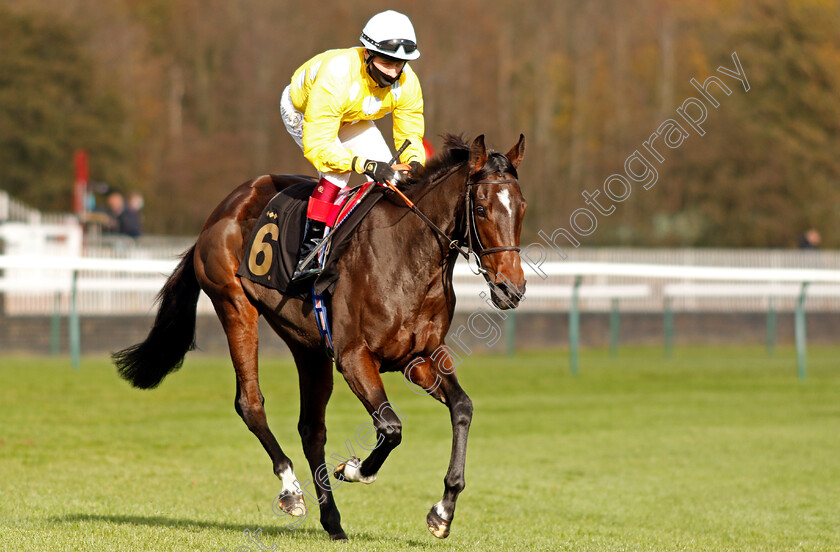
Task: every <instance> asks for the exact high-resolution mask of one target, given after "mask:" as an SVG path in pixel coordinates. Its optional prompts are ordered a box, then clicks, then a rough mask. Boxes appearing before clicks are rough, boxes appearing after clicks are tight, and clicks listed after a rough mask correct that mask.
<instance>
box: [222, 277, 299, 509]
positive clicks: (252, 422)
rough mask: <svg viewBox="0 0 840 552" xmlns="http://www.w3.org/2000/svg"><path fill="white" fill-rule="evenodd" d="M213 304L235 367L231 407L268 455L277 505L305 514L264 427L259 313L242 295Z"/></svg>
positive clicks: (289, 471) (284, 460) (286, 463)
mask: <svg viewBox="0 0 840 552" xmlns="http://www.w3.org/2000/svg"><path fill="white" fill-rule="evenodd" d="M214 305H215V306H216V313H217V314H218V315H219V319H220V320H221V322H222V326H223V327H224V330H225V334H226V335H227V339H228V347H229V348H230V358H231V360H232V361H233V367H234V369H235V370H236V400H235V401H234V408H235V409H236V412H237V413H238V414H239V416H240V417H241V418H242V420H243V421H244V422H245V425H247V426H248V429H249V430H251V432H252V433H253V434H254V435H256V436H257V439H259V440H260V443H261V444H262V446H263V448H264V449H265V451H266V452H267V453H268V455H269V457H270V458H271V462H272V465H273V467H274V474H275V475H276V476H277V477H279V478H280V480H281V481H282V483H283V490H282V492H281V493H280V494H279V506H280V508H282V510H283V511H284V512H285V513H287V514H289V515H293V516H305V515H306V505H305V503H304V501H303V494H302V490H301V488H300V484H299V483H298V481H297V478H296V477H295V472H294V469H293V467H292V461H291V459H290V458H289V457H288V456H286V454H285V453H284V452H283V450H282V449H281V448H280V444H279V443H278V442H277V439H275V437H274V434H273V433H271V430H270V429H269V428H268V422H267V420H266V416H265V408H264V403H265V399H264V398H263V394H262V392H261V391H260V383H259V373H258V369H257V346H258V341H259V333H258V329H257V321H258V320H259V313H258V312H257V309H256V308H255V307H254V306H253V305H251V304H250V303H249V302H248V300H247V299H246V298H245V296H244V294H242V297H241V298H239V300H238V301H234V300H230V301H225V302H223V303H222V302H219V303H217V302H215V301H214Z"/></svg>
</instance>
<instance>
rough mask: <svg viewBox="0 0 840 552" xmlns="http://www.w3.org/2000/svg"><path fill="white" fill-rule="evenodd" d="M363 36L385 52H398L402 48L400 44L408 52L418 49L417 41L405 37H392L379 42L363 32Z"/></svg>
mask: <svg viewBox="0 0 840 552" xmlns="http://www.w3.org/2000/svg"><path fill="white" fill-rule="evenodd" d="M362 38H364V39H365V40H367V41H368V42H370V43H371V44H373V45H374V46H376V47H377V48H379V49H380V50H383V51H385V52H396V51H397V50H399V49H400V46H402V47H403V50H404V51H405V53H406V54H410V53H411V52H413V51H414V50H416V49H417V44H416V43H415V42H412V41H411V40H407V39H405V38H392V39H389V40H383V41H382V42H377V41H375V40H373V39H372V38H371V37H369V36H368V35H366V34H364V33H362Z"/></svg>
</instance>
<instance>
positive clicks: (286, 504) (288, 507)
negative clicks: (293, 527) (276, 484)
mask: <svg viewBox="0 0 840 552" xmlns="http://www.w3.org/2000/svg"><path fill="white" fill-rule="evenodd" d="M276 502H277V506H278V507H279V508H280V510H282V511H283V512H284V513H285V514H286V515H289V516H294V517H305V516H306V502H304V501H303V495H302V494H291V493H285V492H284V493H281V494H280V495H278V496H277V501H276Z"/></svg>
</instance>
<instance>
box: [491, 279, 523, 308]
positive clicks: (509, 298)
mask: <svg viewBox="0 0 840 552" xmlns="http://www.w3.org/2000/svg"><path fill="white" fill-rule="evenodd" d="M490 289H491V298H492V300H493V304H494V305H496V306H497V307H499V309H501V310H509V309H515V308H516V307H518V306H519V302H520V301H522V299H523V298H524V296H525V284H524V283H523V284H522V288H521V289H520V288H517V287H514V286H512V285H510V284H509V283H508V282H504V281H502V282H494V283H493V284H492V285H491V286H490Z"/></svg>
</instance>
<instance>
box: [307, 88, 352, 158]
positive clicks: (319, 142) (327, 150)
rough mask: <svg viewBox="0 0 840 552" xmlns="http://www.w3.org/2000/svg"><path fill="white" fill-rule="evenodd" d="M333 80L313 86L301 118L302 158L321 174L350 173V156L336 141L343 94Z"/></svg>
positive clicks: (339, 126)
mask: <svg viewBox="0 0 840 552" xmlns="http://www.w3.org/2000/svg"><path fill="white" fill-rule="evenodd" d="M335 80H336V79H329V78H319V79H318V80H317V81H316V82H315V84H313V86H312V89H311V90H310V92H309V100H308V102H307V107H306V112H305V113H304V116H303V156H304V157H306V159H308V160H309V162H310V163H312V165H314V166H315V168H316V169H317V170H318V171H319V172H322V173H325V172H337V173H346V172H350V171H351V168H352V162H353V154H352V152H351V151H350V150H348V149H346V148H344V147H343V146H342V145H341V144H339V143H338V141H337V140H336V136H338V131H339V129H340V128H341V121H342V116H343V113H344V106H343V96H344V95H345V94H344V93H342V91H341V90H340V87H341V85H340V84H338V83H336V82H335ZM345 88H346V86H345Z"/></svg>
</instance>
